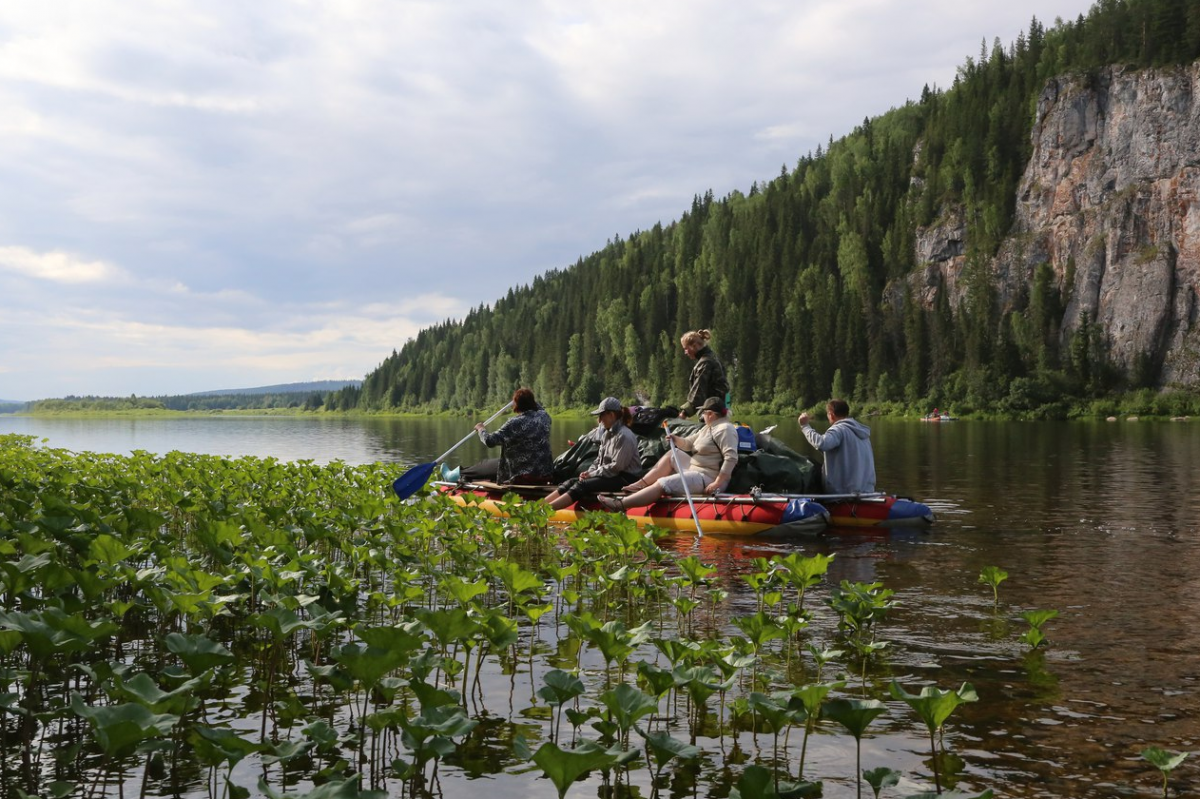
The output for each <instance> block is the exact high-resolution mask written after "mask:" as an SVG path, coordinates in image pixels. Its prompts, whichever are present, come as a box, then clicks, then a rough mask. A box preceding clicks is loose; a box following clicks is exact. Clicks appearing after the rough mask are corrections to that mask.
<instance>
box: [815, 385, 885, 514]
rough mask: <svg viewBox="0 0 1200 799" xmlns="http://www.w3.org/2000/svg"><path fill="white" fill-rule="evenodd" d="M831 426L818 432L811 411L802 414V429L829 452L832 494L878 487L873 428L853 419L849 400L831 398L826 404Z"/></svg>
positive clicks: (828, 484) (828, 475) (827, 486)
mask: <svg viewBox="0 0 1200 799" xmlns="http://www.w3.org/2000/svg"><path fill="white" fill-rule="evenodd" d="M825 413H826V414H827V415H828V416H829V429H828V430H826V431H825V432H824V434H822V433H818V432H817V431H816V430H813V429H812V426H811V425H809V423H808V414H807V413H802V414H800V418H799V419H797V421H798V422H800V431H801V432H802V433H804V437H805V438H807V439H808V443H810V444H812V445H813V447H814V448H816V449H817V450H819V451H820V452H823V453H824V454H825V466H824V467H822V469H821V472H822V474H823V475H824V477H825V490H826V491H827V492H828V493H830V494H869V493H871V492H872V491H874V490H875V451H874V450H873V449H871V428H869V427H867V426H866V425H865V424H863V423H862V422H860V421H858V420H857V419H851V418H850V406H849V404H847V403H846V401H845V400H840V399H831V400H830V401H829V403H828V404H827V405H826V406H825Z"/></svg>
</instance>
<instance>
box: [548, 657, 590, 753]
mask: <svg viewBox="0 0 1200 799" xmlns="http://www.w3.org/2000/svg"><path fill="white" fill-rule="evenodd" d="M542 679H543V680H544V681H545V683H546V684H545V685H544V686H542V687H541V688H539V689H538V692H537V695H538V696H539V697H541V698H542V700H543V701H545V703H546V704H547V705H550V706H551V707H556V708H558V714H557V717H558V724H557V725H554V724H552V725H551V736H552V738H551V739H552V740H553V741H554V742H555V743H558V736H559V733H560V732H562V711H563V707H564V706H565V705H566V704H567V703H568V702H573V701H575V700H576V699H577V698H579V697H580V696H582V695H583V694H584V692H585V691H586V690H587V689H586V688H585V687H584V685H583V681H582V680H580V679H579V677H578V676H576V675H574V674H572V673H570V672H568V671H563V670H562V669H551V670H550V671H548V672H546V674H545V676H543V678H542Z"/></svg>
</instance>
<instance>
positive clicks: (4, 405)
mask: <svg viewBox="0 0 1200 799" xmlns="http://www.w3.org/2000/svg"><path fill="white" fill-rule="evenodd" d="M25 405H26V403H24V402H21V401H20V400H0V413H16V412H17V411H23V410H25Z"/></svg>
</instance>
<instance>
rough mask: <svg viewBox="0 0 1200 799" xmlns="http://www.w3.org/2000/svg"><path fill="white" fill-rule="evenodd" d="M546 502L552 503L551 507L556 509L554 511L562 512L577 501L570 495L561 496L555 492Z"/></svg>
mask: <svg viewBox="0 0 1200 799" xmlns="http://www.w3.org/2000/svg"><path fill="white" fill-rule="evenodd" d="M546 501H547V502H549V503H550V507H551V508H554V510H562V509H563V508H565V507H567V506H568V505H570V504H571V503H572V502H574V501H575V500H574V499H572V498H571V495H570V494H559V493H558V492H557V491H555V492H554V493H553V494H551V495H550V496H548V497H546Z"/></svg>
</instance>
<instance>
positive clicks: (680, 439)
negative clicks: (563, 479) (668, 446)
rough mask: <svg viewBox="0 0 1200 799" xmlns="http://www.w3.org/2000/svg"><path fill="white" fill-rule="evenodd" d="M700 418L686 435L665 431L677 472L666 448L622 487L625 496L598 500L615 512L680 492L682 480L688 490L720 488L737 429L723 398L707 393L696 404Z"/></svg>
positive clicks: (734, 456)
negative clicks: (699, 424)
mask: <svg viewBox="0 0 1200 799" xmlns="http://www.w3.org/2000/svg"><path fill="white" fill-rule="evenodd" d="M700 418H701V419H703V420H704V426H703V427H701V428H700V429H699V430H697V431H696V432H695V433H692V434H691V435H690V436H686V437H685V436H676V435H672V434H670V433H668V434H667V435H670V436H671V439H672V440H673V441H674V442H675V447H676V452H675V457H676V458H678V459H679V468H680V469H681V470H682V471H681V472H680V473H679V474H675V473H674V472H675V461H674V459H673V458H672V457H671V453H670V452H667V453H666V454H665V455H663V456H662V457H661V458H659V460H658V463H656V464H654V467H653V468H652V469H651V470H650V471H648V472H646V474H645V475H644V476H643V477H642V479H640V480H638V481H637V482H635V483H631V484H630V485H627V486H625V488H623V489H622V490H623V491H626V492H632V493H630V494H629V496H627V497H600V504H601V505H603V506H604V507H605V508H606V509H608V510H611V511H617V512H623V511H624V510H625V509H626V508H639V507H641V506H643V505H649V504H650V503H652V502H655V501H657V500H658V499H659V498H660V497H661V496H662V495H663V494H670V495H672V496H678V495H680V494H683V493H684V485H685V481H686V485H687V491H688V492H689V493H691V494H700V493H707V494H718V493H720V492H722V491H724V490H725V488H726V487H727V486H728V485H729V478H730V477H732V476H733V469H734V467H735V466H737V463H738V452H737V445H738V435H737V429H736V428H735V427H734V426H733V422H731V421H730V420H729V419H728V418H727V417H726V408H725V401H724V400H722V399H721V398H720V397H709V398H708V399H706V400H705V401H704V404H703V405H701V406H700Z"/></svg>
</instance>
